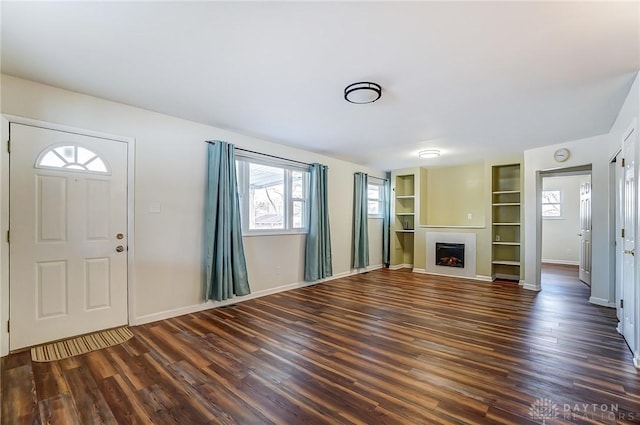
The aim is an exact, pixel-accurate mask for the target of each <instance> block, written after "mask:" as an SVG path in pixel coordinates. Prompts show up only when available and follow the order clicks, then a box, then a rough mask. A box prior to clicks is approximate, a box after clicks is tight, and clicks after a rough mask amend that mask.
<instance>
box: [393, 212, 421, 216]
mask: <svg viewBox="0 0 640 425" xmlns="http://www.w3.org/2000/svg"><path fill="white" fill-rule="evenodd" d="M396 215H416V213H412V212H399V213H396Z"/></svg>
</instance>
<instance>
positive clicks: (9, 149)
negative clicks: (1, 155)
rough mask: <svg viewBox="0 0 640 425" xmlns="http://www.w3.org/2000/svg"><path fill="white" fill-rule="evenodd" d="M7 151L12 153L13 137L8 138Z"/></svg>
mask: <svg viewBox="0 0 640 425" xmlns="http://www.w3.org/2000/svg"><path fill="white" fill-rule="evenodd" d="M7 152H9V153H11V139H9V140H7Z"/></svg>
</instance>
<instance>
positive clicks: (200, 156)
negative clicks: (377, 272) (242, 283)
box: [0, 75, 385, 353]
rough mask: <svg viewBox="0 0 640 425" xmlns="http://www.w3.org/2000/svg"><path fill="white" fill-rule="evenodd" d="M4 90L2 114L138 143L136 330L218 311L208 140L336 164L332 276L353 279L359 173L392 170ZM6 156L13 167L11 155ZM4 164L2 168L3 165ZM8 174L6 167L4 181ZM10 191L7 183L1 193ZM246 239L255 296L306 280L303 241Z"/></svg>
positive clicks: (376, 245)
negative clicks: (205, 274)
mask: <svg viewBox="0 0 640 425" xmlns="http://www.w3.org/2000/svg"><path fill="white" fill-rule="evenodd" d="M1 84H2V86H1V88H2V107H1V111H2V113H4V114H11V115H16V116H21V117H27V118H33V119H37V120H42V121H46V122H51V123H58V124H63V125H67V126H72V127H78V128H83V129H88V130H93V131H98V132H105V133H111V134H116V135H121V136H128V137H133V138H135V144H136V153H135V206H134V207H135V214H134V217H133V219H134V221H135V235H132V236H133V238H134V241H135V263H134V264H133V265H132V266H133V275H134V279H133V284H134V289H135V292H134V296H135V303H134V306H133V307H134V309H133V310H134V314H133V316H134V317H130V321H131V322H132V323H134V324H135V323H143V322H147V321H151V320H157V319H160V318H164V317H170V316H173V315H177V314H182V313H187V312H190V311H197V310H199V309H203V308H208V307H212V306H214V305H215V304H214V303H208V304H204V303H203V283H202V277H201V264H202V249H201V247H202V244H203V241H202V233H203V232H202V227H203V215H204V214H203V213H204V191H205V180H206V179H205V176H206V143H204V141H205V140H212V139H220V140H224V141H227V142H230V143H234V144H235V145H236V146H238V147H243V148H248V149H251V150H255V151H259V152H265V153H269V154H272V155H279V156H283V157H286V158H290V159H294V160H298V161H303V162H309V163H311V162H320V163H323V164H326V165H328V166H329V206H330V211H329V215H330V221H331V238H332V254H333V271H334V275H338V276H340V275H346V274H349V273H351V272H352V270H351V266H350V264H351V261H352V260H351V258H352V254H351V251H352V247H351V245H352V243H351V235H352V214H353V213H352V205H353V173H354V172H356V171H363V172H367V173H369V174H371V175H373V176H377V177H384V176H385V174H384V172H381V171H380V170H374V169H370V168H366V167H362V166H359V165H357V164H353V163H349V162H345V161H342V160H338V159H334V158H330V157H327V156H323V155H319V154H316V153H312V152H308V151H303V150H299V149H293V148H290V147H286V146H283V145H278V144H275V143H271V142H268V141H265V140H260V139H257V138H253V137H248V136H243V135H240V134H238V133H234V132H231V131H227V130H223V129H220V128H215V127H211V126H207V125H203V124H198V123H195V122H191V121H186V120H183V119H178V118H174V117H170V116H167V115H163V114H159V113H155V112H151V111H148V110H143V109H139V108H135V107H131V106H127V105H123V104H119V103H115V102H111V101H108V100H104V99H98V98H95V97H91V96H86V95H82V94H78V93H74V92H70V91H66V90H61V89H58V88H54V87H51V86H46V85H42V84H38V83H34V82H30V81H26V80H22V79H18V78H14V77H10V76H6V75H3V76H2V79H1ZM212 114H215V111H214V112H212ZM2 150H3V151H4V150H5V149H4V148H3V149H2ZM1 155H3V156H2V157H0V158H2V160H3V161H5V162H6V157H7V154H6V152H5V153H2V154H1ZM5 162H2V164H3V166H4V164H5ZM7 175H8V171H7V170H6V166H5V168H4V169H3V170H2V176H5V177H6V176H7ZM7 187H8V186H7V185H6V182H5V184H4V185H3V186H2V188H3V191H5V192H3V193H6V190H7ZM152 203H160V204H161V207H162V212H161V214H150V213H149V206H150V205H151V204H152ZM0 209H1V210H2V212H3V219H5V218H6V215H5V214H6V209H7V205H6V203H2V205H0ZM370 225H371V231H370V232H371V238H370V244H371V264H372V267H373V266H379V265H381V263H382V254H381V246H382V231H381V226H382V224H381V220H372V221H371V222H370ZM378 227H380V228H378ZM2 230H3V231H4V227H3V229H2ZM244 242H245V249H246V254H247V262H248V269H249V270H248V272H249V279H250V284H251V289H252V291H253V292H254V293H255V292H258V293H260V291H262V293H268V292H273V291H276V290H279V289H283V287H284V286H285V285H291V286H293V285H296V284H300V283H301V282H302V280H303V278H302V277H303V257H304V249H303V246H304V236H301V235H286V236H285V235H281V236H251V237H245V238H244ZM5 245H6V244H5ZM4 248H6V247H4ZM6 270H7V262H6V257H3V261H2V262H0V276H3V275H5V274H6ZM2 289H3V290H2V291H0V296H1V297H2V298H3V299H2V300H0V301H2V303H0V308H2V309H1V310H0V315H1V317H0V321H1V323H5V322H4V321H5V320H7V319H8V309H7V308H6V305H7V300H6V298H7V297H8V282H7V279H6V278H5V279H4V281H3V285H2ZM1 328H2V331H0V332H3V333H2V334H1V335H2V337H3V339H2V342H3V344H2V345H1V346H0V348H2V349H3V350H6V348H7V334H6V330H5V329H4V328H5V327H4V326H2V327H1ZM4 352H5V351H3V353H4Z"/></svg>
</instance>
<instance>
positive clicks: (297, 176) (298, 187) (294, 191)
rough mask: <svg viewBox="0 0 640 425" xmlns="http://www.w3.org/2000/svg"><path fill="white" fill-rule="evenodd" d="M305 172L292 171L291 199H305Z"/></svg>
mask: <svg viewBox="0 0 640 425" xmlns="http://www.w3.org/2000/svg"><path fill="white" fill-rule="evenodd" d="M304 174H305V173H304V172H303V171H291V197H292V198H294V199H296V198H297V199H302V198H304Z"/></svg>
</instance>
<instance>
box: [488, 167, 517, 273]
mask: <svg viewBox="0 0 640 425" xmlns="http://www.w3.org/2000/svg"><path fill="white" fill-rule="evenodd" d="M520 168H521V167H520V164H506V165H496V166H493V167H492V180H491V188H492V189H491V190H492V193H491V217H492V218H491V222H492V248H493V249H492V257H491V264H492V267H491V268H492V275H493V277H494V278H498V279H508V280H516V281H519V280H520V270H521V257H520V240H521V239H520V236H521V219H522V208H521V190H520V186H521V177H520Z"/></svg>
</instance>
